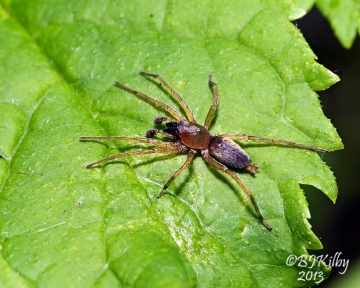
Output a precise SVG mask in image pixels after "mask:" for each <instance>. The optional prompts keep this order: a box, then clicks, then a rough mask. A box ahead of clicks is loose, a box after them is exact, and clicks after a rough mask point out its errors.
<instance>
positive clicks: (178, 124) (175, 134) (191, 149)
mask: <svg viewBox="0 0 360 288" xmlns="http://www.w3.org/2000/svg"><path fill="white" fill-rule="evenodd" d="M140 75H142V76H146V77H151V78H156V79H157V80H158V81H159V82H160V83H161V84H162V85H163V86H164V87H165V88H167V89H168V91H169V92H170V95H171V96H172V97H174V99H175V100H177V102H178V103H179V104H180V106H181V108H182V109H183V110H184V112H185V114H186V117H184V116H183V115H182V114H180V113H179V112H178V111H176V110H174V109H172V108H171V107H170V106H168V105H166V104H165V103H163V102H160V101H157V100H155V99H153V98H151V97H149V96H148V95H146V94H144V93H141V92H139V91H136V90H134V89H132V88H130V87H128V86H125V85H124V84H122V83H120V82H118V81H115V85H116V86H118V87H120V88H122V89H124V90H126V91H128V92H130V93H132V94H134V95H136V96H138V97H139V98H141V99H143V100H145V101H146V102H149V103H152V104H153V105H155V106H157V107H161V108H163V109H164V110H166V111H167V112H168V113H169V114H171V115H172V117H173V118H169V117H158V118H155V119H154V124H155V125H160V124H162V123H165V126H166V128H165V129H163V130H161V129H152V130H148V131H146V138H141V137H121V136H83V137H80V140H120V141H129V142H135V143H147V144H150V145H152V146H154V148H151V149H147V150H139V151H133V152H127V153H120V154H116V155H113V156H110V157H107V158H104V159H101V160H99V161H96V162H94V163H91V164H88V165H87V166H86V168H91V167H93V166H95V165H98V164H100V163H103V162H107V161H110V160H113V159H118V158H122V157H128V156H137V155H145V154H158V153H159V154H175V153H187V159H186V161H185V163H184V164H183V165H182V166H181V167H180V169H179V170H177V171H176V172H175V173H174V174H173V175H172V176H171V177H170V179H169V180H168V181H167V182H166V184H165V185H164V186H163V188H162V190H161V191H160V193H159V194H158V195H157V198H160V197H161V196H162V195H163V193H164V192H165V190H166V189H167V188H168V187H169V185H170V184H171V182H172V181H174V179H175V178H176V177H178V176H179V175H180V174H181V173H182V172H183V171H184V170H185V169H186V168H187V167H189V165H190V164H191V162H192V161H193V160H194V158H195V155H196V154H197V153H198V152H200V153H201V156H202V157H203V158H204V160H205V161H206V163H207V164H209V165H210V166H211V167H213V168H215V169H217V170H219V171H222V172H224V173H226V174H228V175H229V176H230V177H231V178H232V179H234V180H235V182H236V183H237V184H238V185H239V186H240V188H241V189H242V190H243V191H244V192H245V193H246V194H247V196H248V197H249V198H250V200H251V203H252V205H253V207H254V209H255V211H256V213H257V216H258V217H259V220H260V221H261V223H262V224H263V225H264V226H265V227H266V228H267V229H268V230H269V231H271V230H272V227H271V226H270V225H269V224H268V223H267V222H266V221H265V219H264V217H263V216H262V214H261V212H260V209H259V207H258V205H257V204H256V201H255V199H254V196H253V195H252V193H251V191H250V189H249V188H247V187H246V186H245V185H244V183H243V182H242V181H241V180H240V178H239V177H238V176H237V175H236V174H235V172H234V170H236V171H238V170H245V171H247V172H249V173H251V174H253V175H254V174H255V173H256V172H257V170H258V168H259V165H257V164H255V163H253V162H251V160H250V157H249V156H248V155H247V154H246V152H245V151H244V150H243V149H242V148H241V147H240V146H239V145H238V144H237V143H235V142H234V140H241V141H253V142H263V143H269V144H271V145H281V146H292V147H298V148H303V149H309V150H313V151H319V152H327V150H325V149H321V148H316V147H314V146H307V145H303V144H298V143H295V142H291V141H288V140H283V139H271V138H262V137H257V136H250V135H246V134H218V135H211V134H210V132H209V127H210V124H211V122H212V120H213V118H214V116H215V113H216V109H217V106H218V99H219V98H218V86H217V84H216V83H215V82H213V80H212V76H211V75H209V86H210V87H211V89H212V91H213V94H214V98H213V103H212V105H211V107H210V109H209V112H208V114H207V116H206V119H205V124H204V125H200V124H198V123H197V121H196V119H195V117H194V114H193V113H192V111H191V109H190V108H189V106H188V104H187V103H186V102H185V101H184V100H183V99H182V98H181V96H180V94H179V93H177V92H176V91H175V90H174V89H173V88H171V87H170V85H169V84H168V83H167V82H166V81H165V80H164V79H163V78H162V77H161V76H160V75H157V74H151V73H146V72H140ZM156 134H161V135H162V136H163V137H165V138H169V139H171V140H173V141H170V142H166V141H162V140H159V139H156V138H154V136H155V135H156Z"/></svg>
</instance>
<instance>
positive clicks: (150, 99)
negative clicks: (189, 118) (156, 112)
mask: <svg viewBox="0 0 360 288" xmlns="http://www.w3.org/2000/svg"><path fill="white" fill-rule="evenodd" d="M115 85H116V86H119V87H120V88H122V89H124V90H126V91H128V92H130V93H132V94H134V95H136V96H138V97H140V98H142V99H144V100H145V101H147V102H150V103H152V104H154V105H155V106H157V107H162V108H163V109H165V110H166V111H167V112H169V113H170V114H171V115H172V116H173V117H174V118H175V119H177V120H186V119H185V117H184V116H182V115H181V114H180V113H179V112H177V111H176V110H174V109H172V108H171V107H170V106H169V105H166V104H165V103H163V102H160V101H157V100H155V99H153V98H151V97H150V96H148V95H146V94H144V93H141V92H139V91H136V90H134V89H132V88H130V87H128V86H126V85H124V84H122V83H120V82H118V81H115Z"/></svg>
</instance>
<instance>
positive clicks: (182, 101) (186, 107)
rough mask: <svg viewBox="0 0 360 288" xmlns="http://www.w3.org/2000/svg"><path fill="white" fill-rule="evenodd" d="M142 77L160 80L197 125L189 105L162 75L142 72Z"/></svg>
mask: <svg viewBox="0 0 360 288" xmlns="http://www.w3.org/2000/svg"><path fill="white" fill-rule="evenodd" d="M140 75H142V76H147V77H152V78H156V79H158V80H159V81H160V83H161V84H163V85H164V86H165V87H166V88H167V89H168V90H169V92H170V94H171V96H173V97H174V98H175V99H176V100H177V101H178V102H179V104H180V106H181V108H182V109H183V110H184V111H185V113H186V116H187V117H188V119H189V120H190V121H191V122H194V123H196V120H195V117H194V114H193V113H192V112H191V109H190V107H189V105H188V104H187V103H186V102H185V101H184V99H183V98H182V97H181V96H180V94H179V93H177V92H176V91H175V90H174V89H173V88H171V86H170V85H169V84H168V83H167V82H166V81H165V80H164V79H163V78H162V77H161V76H160V75H157V74H151V73H147V72H140Z"/></svg>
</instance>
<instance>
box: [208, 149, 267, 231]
mask: <svg viewBox="0 0 360 288" xmlns="http://www.w3.org/2000/svg"><path fill="white" fill-rule="evenodd" d="M201 154H202V156H203V158H204V159H205V161H206V162H207V163H208V164H209V165H211V166H212V167H214V168H215V169H217V170H220V171H222V172H224V173H226V174H228V175H229V176H230V177H231V178H233V179H234V180H235V181H236V183H237V184H238V185H239V186H240V188H241V189H242V190H243V191H244V192H245V193H246V195H248V196H249V198H250V200H251V203H252V205H253V207H254V209H255V211H256V214H257V215H258V217H259V220H260V221H261V223H262V224H263V225H264V226H265V227H266V228H267V229H268V230H269V231H271V230H272V227H271V226H270V224H269V223H267V222H266V221H265V219H264V217H263V216H262V214H261V212H260V209H259V207H258V205H257V204H256V201H255V198H254V196H253V195H252V193H251V191H250V189H249V188H247V187H246V186H245V184H244V183H243V182H242V181H241V180H240V179H239V178H238V177H237V176H236V174H235V173H234V172H233V171H231V170H229V168H227V167H226V166H225V165H224V164H222V163H220V162H218V161H217V160H216V159H215V158H213V157H211V156H210V154H209V152H208V151H207V150H202V151H201Z"/></svg>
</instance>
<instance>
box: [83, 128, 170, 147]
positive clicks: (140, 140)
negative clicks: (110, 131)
mask: <svg viewBox="0 0 360 288" xmlns="http://www.w3.org/2000/svg"><path fill="white" fill-rule="evenodd" d="M149 131H151V130H149ZM171 136H172V135H171ZM169 138H171V137H169ZM80 140H117V141H128V142H136V143H147V144H151V145H155V146H157V147H164V148H167V147H172V143H173V142H164V141H161V140H158V139H152V138H141V137H121V136H81V137H80Z"/></svg>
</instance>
